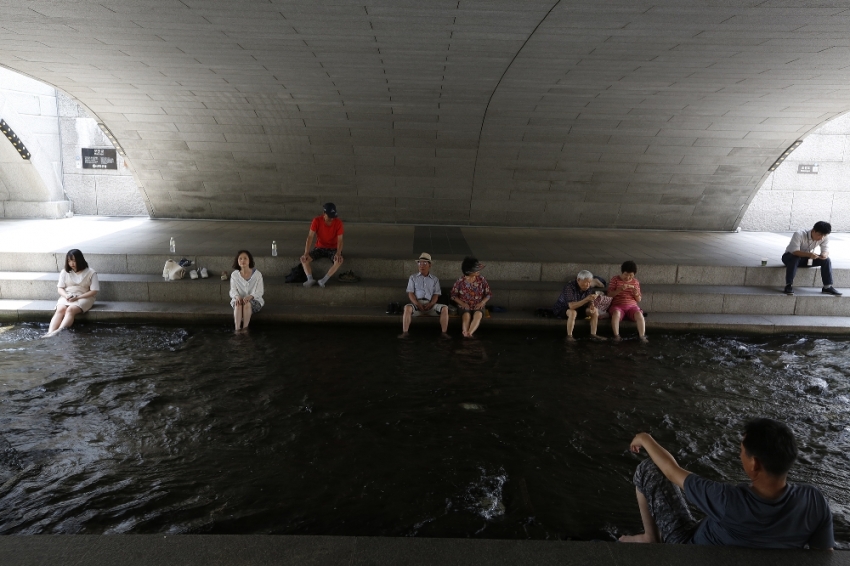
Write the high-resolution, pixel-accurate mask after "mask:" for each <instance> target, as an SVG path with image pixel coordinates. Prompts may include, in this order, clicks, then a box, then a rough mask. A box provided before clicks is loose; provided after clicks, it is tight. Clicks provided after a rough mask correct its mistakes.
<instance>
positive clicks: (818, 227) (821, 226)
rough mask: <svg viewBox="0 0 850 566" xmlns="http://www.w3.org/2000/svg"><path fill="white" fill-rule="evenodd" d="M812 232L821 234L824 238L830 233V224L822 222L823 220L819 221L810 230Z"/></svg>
mask: <svg viewBox="0 0 850 566" xmlns="http://www.w3.org/2000/svg"><path fill="white" fill-rule="evenodd" d="M812 230H814V231H815V232H817V233H819V234H823V235H824V236H826V235H827V234H829V233H831V232H832V224H830V223H829V222H824V221H823V220H821V221H819V222H815V226H814V228H812Z"/></svg>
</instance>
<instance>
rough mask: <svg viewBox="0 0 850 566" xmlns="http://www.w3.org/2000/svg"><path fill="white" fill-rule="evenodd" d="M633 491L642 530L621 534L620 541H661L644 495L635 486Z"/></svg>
mask: <svg viewBox="0 0 850 566" xmlns="http://www.w3.org/2000/svg"><path fill="white" fill-rule="evenodd" d="M635 493H636V494H637V501H638V508H640V520H641V521H642V522H643V532H642V533H641V534H639V535H623V536H621V537H620V542H661V536H660V535H659V534H658V525H656V524H655V519H653V518H652V513H651V512H650V511H649V503H648V502H647V501H646V497H644V496H643V494H642V493H641V492H640V491H638V490H637V488H635Z"/></svg>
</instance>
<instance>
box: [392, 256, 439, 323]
mask: <svg viewBox="0 0 850 566" xmlns="http://www.w3.org/2000/svg"><path fill="white" fill-rule="evenodd" d="M416 264H417V266H418V267H419V273H414V274H413V275H411V276H410V279H409V280H408V282H407V296H408V297H410V304H408V305H405V306H404V316H403V317H402V330H403V332H402V335H401V336H402V337H406V336H407V331H408V330H409V329H410V322H411V321H412V320H413V317H414V316H436V315H439V317H440V327H441V328H442V329H443V337H444V338H448V337H449V335H448V330H449V309H448V307H447V306H446V305H443V304H440V303H438V302H437V301H438V300H439V298H440V293H441V291H440V280H439V279H437V277H436V276H434V275H431V254H427V253H424V252H423V253H422V254H421V255H420V256H419V259H418V260H416Z"/></svg>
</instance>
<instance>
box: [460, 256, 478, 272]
mask: <svg viewBox="0 0 850 566" xmlns="http://www.w3.org/2000/svg"><path fill="white" fill-rule="evenodd" d="M476 267H478V260H477V259H475V258H474V257H472V256H466V257H465V258H463V262H462V263H461V264H460V270H461V271H462V272H463V274H464V275H469V274H470V273H475V268H476Z"/></svg>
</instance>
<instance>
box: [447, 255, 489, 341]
mask: <svg viewBox="0 0 850 566" xmlns="http://www.w3.org/2000/svg"><path fill="white" fill-rule="evenodd" d="M461 269H462V270H463V277H461V278H460V279H458V280H457V281H455V284H454V286H453V287H452V294H451V297H452V300H453V301H454V302H456V303H457V306H458V310H459V311H460V312H461V313H462V317H461V321H462V323H463V335H464V337H465V338H472V335H473V334H474V333H475V331H476V330H478V325H479V324H481V318H482V317H483V316H484V305H486V304H487V301H489V300H490V297H492V296H493V295H492V293H490V285H489V284H487V280H486V279H484V278H483V277H481V274H480V272H481V270H482V269H484V264H483V263H479V262H478V260H477V259H475V258H474V257H466V258H464V260H463V263H462V264H461Z"/></svg>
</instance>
